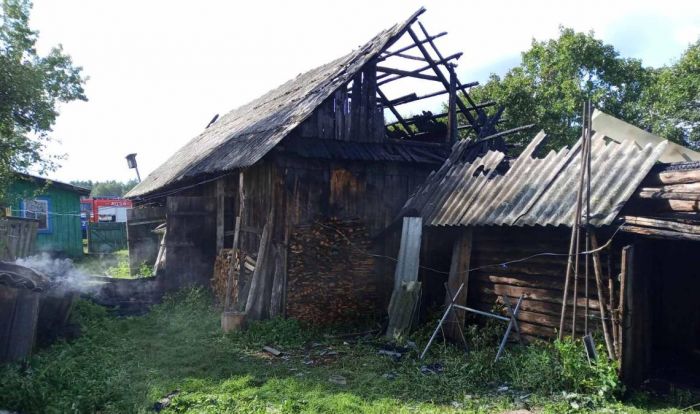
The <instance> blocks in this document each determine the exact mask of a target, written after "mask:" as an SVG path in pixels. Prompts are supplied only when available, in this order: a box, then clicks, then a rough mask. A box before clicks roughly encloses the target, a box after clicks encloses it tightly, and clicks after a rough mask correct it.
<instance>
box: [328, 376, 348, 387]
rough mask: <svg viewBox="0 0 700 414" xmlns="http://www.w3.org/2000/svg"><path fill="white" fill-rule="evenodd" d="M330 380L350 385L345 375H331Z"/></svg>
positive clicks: (338, 383) (337, 383)
mask: <svg viewBox="0 0 700 414" xmlns="http://www.w3.org/2000/svg"><path fill="white" fill-rule="evenodd" d="M328 382H331V383H333V384H336V385H348V381H347V380H346V379H345V377H344V376H342V375H337V374H334V375H331V376H330V378H328Z"/></svg>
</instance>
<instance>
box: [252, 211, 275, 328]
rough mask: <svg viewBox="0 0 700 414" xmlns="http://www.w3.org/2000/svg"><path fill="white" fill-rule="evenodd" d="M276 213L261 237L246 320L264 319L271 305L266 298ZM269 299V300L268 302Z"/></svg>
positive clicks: (269, 219)
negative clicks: (268, 306)
mask: <svg viewBox="0 0 700 414" xmlns="http://www.w3.org/2000/svg"><path fill="white" fill-rule="evenodd" d="M273 215H274V212H270V214H268V218H267V222H266V223H265V227H263V231H262V236H261V237H260V247H259V248H258V258H257V262H256V266H255V270H254V271H253V277H252V278H251V281H250V290H249V291H248V300H247V301H246V306H245V311H246V318H247V319H249V320H258V319H261V318H262V317H264V316H265V315H264V312H265V310H266V309H265V307H266V305H267V304H269V297H268V298H266V297H265V291H266V290H267V282H268V280H267V279H268V273H269V271H270V270H269V269H270V267H271V266H270V250H271V249H270V235H271V232H272V228H271V227H272V216H273ZM266 299H268V300H266Z"/></svg>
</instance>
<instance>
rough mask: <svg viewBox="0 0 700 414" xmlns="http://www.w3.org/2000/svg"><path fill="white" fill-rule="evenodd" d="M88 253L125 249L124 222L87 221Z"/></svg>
mask: <svg viewBox="0 0 700 414" xmlns="http://www.w3.org/2000/svg"><path fill="white" fill-rule="evenodd" d="M87 239H88V253H111V252H113V251H116V250H122V249H126V223H88V230H87Z"/></svg>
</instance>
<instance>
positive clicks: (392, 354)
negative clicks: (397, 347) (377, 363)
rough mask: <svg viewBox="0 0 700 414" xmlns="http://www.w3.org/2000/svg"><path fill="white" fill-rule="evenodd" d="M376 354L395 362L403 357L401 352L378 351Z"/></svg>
mask: <svg viewBox="0 0 700 414" xmlns="http://www.w3.org/2000/svg"><path fill="white" fill-rule="evenodd" d="M378 354H379V355H386V356H389V357H392V358H394V360H395V361H398V360H400V359H401V357H402V356H403V354H402V353H401V352H396V351H392V350H389V349H380V350H379V352H378Z"/></svg>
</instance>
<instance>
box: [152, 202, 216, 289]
mask: <svg viewBox="0 0 700 414" xmlns="http://www.w3.org/2000/svg"><path fill="white" fill-rule="evenodd" d="M215 213H216V200H215V199H214V198H213V197H184V196H173V197H168V200H167V213H166V214H167V227H168V231H167V235H166V237H165V249H166V255H165V262H166V273H165V280H164V283H165V288H166V290H174V289H179V288H182V287H185V286H192V285H201V286H208V285H209V279H210V278H211V275H212V273H213V270H214V259H215V257H216V251H215V247H216V246H215V243H216V238H215V234H216V233H215V232H216V223H215V221H216V217H215Z"/></svg>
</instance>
